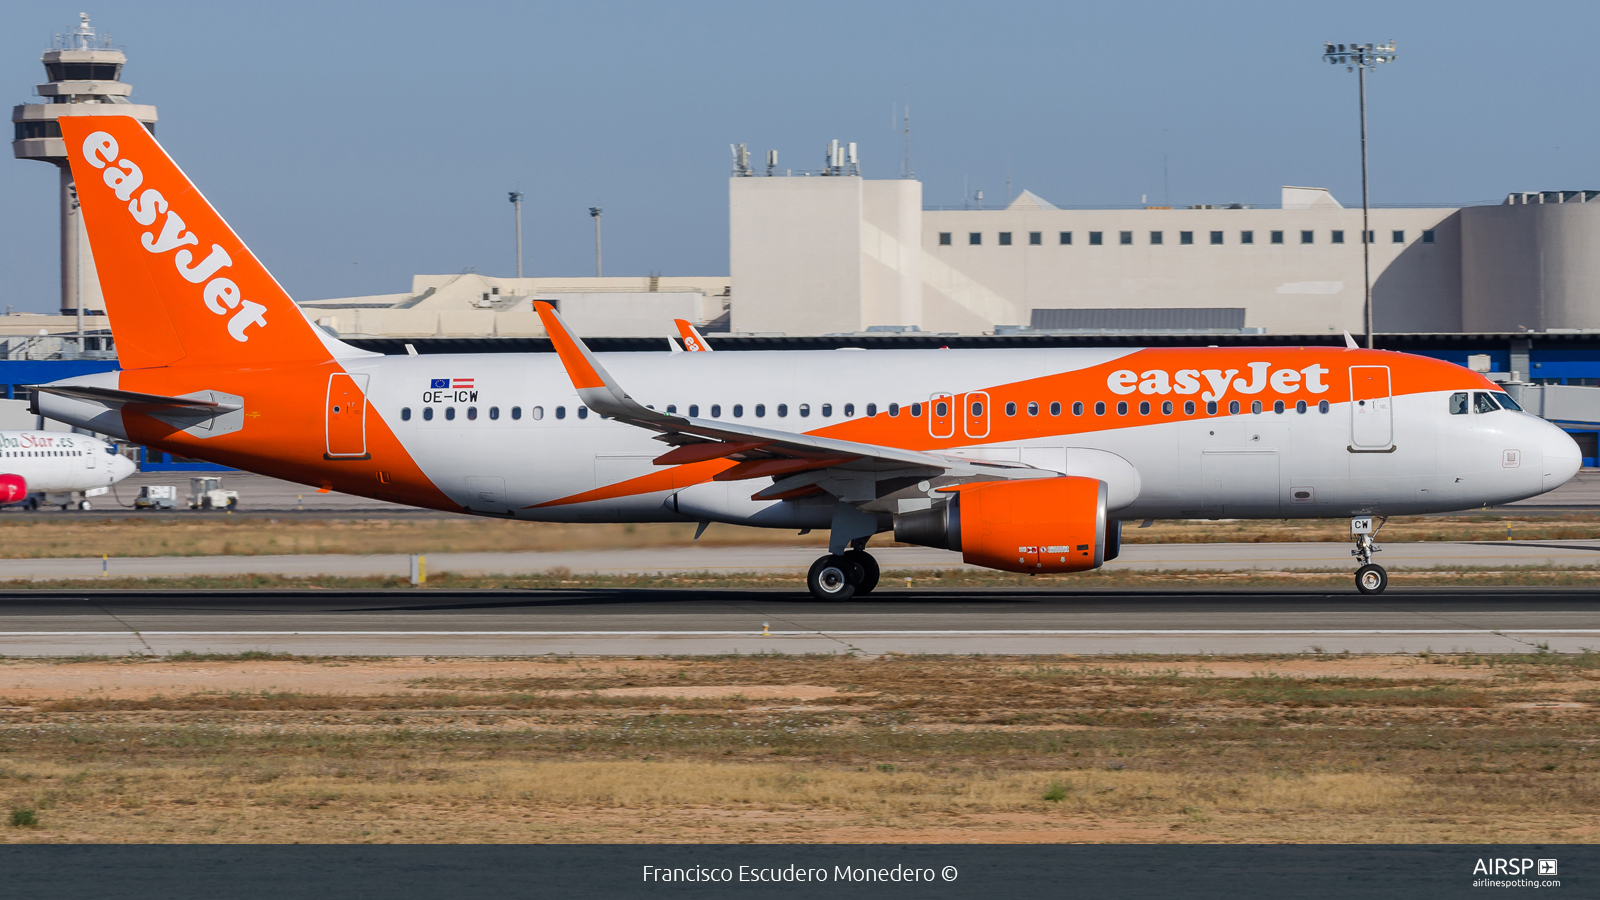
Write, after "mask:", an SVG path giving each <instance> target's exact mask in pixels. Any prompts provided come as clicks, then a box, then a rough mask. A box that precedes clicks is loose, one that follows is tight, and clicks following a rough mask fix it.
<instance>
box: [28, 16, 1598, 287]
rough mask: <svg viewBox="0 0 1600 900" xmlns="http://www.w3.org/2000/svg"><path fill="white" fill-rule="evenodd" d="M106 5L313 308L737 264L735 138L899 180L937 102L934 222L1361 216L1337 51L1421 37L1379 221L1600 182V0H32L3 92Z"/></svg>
mask: <svg viewBox="0 0 1600 900" xmlns="http://www.w3.org/2000/svg"><path fill="white" fill-rule="evenodd" d="M80 9H83V10H85V11H87V12H88V13H89V14H90V15H91V16H92V18H93V21H94V24H95V25H96V26H97V27H98V28H100V29H102V30H106V31H110V33H111V35H112V37H113V39H114V42H115V43H117V44H119V45H121V46H123V47H124V48H125V49H126V51H127V53H128V55H129V57H130V62H129V65H128V67H127V70H126V72H125V74H124V79H125V80H126V81H128V82H130V83H131V84H132V85H133V86H134V99H135V101H137V102H145V103H154V104H156V105H157V106H158V107H159V109H160V114H161V122H160V125H159V126H158V135H159V136H160V138H161V140H162V142H163V143H164V144H165V145H166V147H167V149H168V151H169V152H171V153H172V154H173V156H174V157H175V158H176V159H177V160H178V162H179V163H180V164H181V165H182V166H184V168H185V169H186V170H187V171H188V172H189V174H190V175H191V177H193V178H194V179H195V180H196V181H197V182H198V183H199V186H200V187H201V189H202V190H204V191H205V192H206V194H207V195H208V196H209V197H210V198H211V200H212V202H214V203H215V204H216V205H217V206H218V208H219V210H220V211H221V212H222V214H223V215H224V216H226V217H227V218H228V219H229V221H230V222H232V223H233V225H234V227H235V228H236V229H237V230H238V231H239V232H240V235H241V237H243V238H244V240H245V241H246V242H247V243H249V244H250V245H251V246H252V247H253V248H254V249H255V250H256V252H257V253H258V254H260V255H261V256H262V257H263V258H264V259H265V260H266V261H267V264H268V266H269V267H271V268H272V270H273V271H274V273H275V274H277V276H278V277H279V279H280V280H281V281H282V282H283V283H284V285H285V286H286V287H287V288H288V289H289V291H290V293H291V294H293V295H294V296H295V297H297V298H299V299H303V300H309V299H318V298H323V297H336V296H347V295H352V294H364V293H380V292H397V291H404V290H407V289H409V286H410V276H411V275H412V274H413V273H418V272H428V273H440V272H458V271H461V270H463V269H466V268H469V267H470V268H476V269H477V270H478V271H480V272H484V273H485V274H491V275H510V274H514V273H515V254H514V250H513V241H512V220H511V207H510V204H509V203H508V202H507V200H506V192H507V191H510V190H519V189H520V190H522V191H523V192H524V193H525V194H526V195H527V200H526V203H525V206H524V227H525V239H524V240H525V247H526V251H525V256H526V260H527V267H528V272H529V274H536V275H585V274H591V273H592V272H593V265H594V257H593V253H594V249H593V231H592V224H591V221H590V218H589V215H588V207H590V206H603V207H604V208H605V220H604V221H605V237H606V245H605V259H606V271H607V274H617V275H645V274H647V273H649V272H651V271H655V272H661V273H664V274H667V275H720V274H726V273H727V270H728V258H727V252H728V251H727V247H728V241H727V186H726V183H725V179H726V178H727V176H728V172H729V154H728V144H729V143H732V142H738V141H743V142H746V143H748V144H749V145H750V148H751V152H752V155H753V156H755V157H756V158H757V159H758V160H759V159H760V157H761V156H762V154H764V152H765V151H766V150H767V149H769V148H774V149H777V150H778V151H779V153H780V166H781V167H784V168H791V167H792V168H796V169H799V168H815V167H817V166H818V165H820V163H821V159H822V154H823V148H824V147H825V145H826V143H827V141H828V140H829V139H830V138H838V139H840V140H846V141H849V140H854V141H857V142H859V143H860V145H861V152H862V158H863V169H864V174H865V175H867V176H868V177H872V178H889V177H896V176H898V174H899V168H900V138H899V136H898V135H896V134H894V133H893V131H892V130H891V120H890V113H891V108H892V106H893V104H895V103H897V102H900V101H902V100H903V98H905V97H907V96H909V98H910V102H911V107H912V129H913V134H912V166H913V168H914V169H915V170H916V173H917V176H918V177H919V178H921V179H922V181H923V183H924V198H925V202H926V203H928V204H929V205H960V204H961V203H962V201H963V189H964V186H965V187H966V189H967V190H978V189H981V190H983V191H984V195H985V200H986V204H988V203H993V202H994V201H995V200H996V199H997V198H1003V195H1004V194H1005V193H1006V184H1007V179H1008V176H1009V179H1010V183H1011V185H1012V190H1013V192H1016V191H1020V190H1021V189H1023V188H1029V189H1031V190H1033V191H1035V192H1036V193H1038V194H1040V195H1042V196H1044V197H1045V198H1046V199H1048V200H1051V201H1053V202H1055V203H1058V204H1061V205H1133V204H1138V203H1139V202H1140V198H1141V195H1146V196H1148V201H1149V202H1150V203H1151V204H1157V203H1161V202H1163V201H1165V200H1166V199H1167V198H1168V195H1167V191H1166V188H1165V187H1164V184H1163V154H1165V155H1166V157H1167V159H1168V164H1167V169H1168V172H1169V180H1170V201H1171V203H1172V204H1173V205H1186V204H1191V203H1228V202H1245V203H1256V204H1262V205H1275V204H1276V203H1277V201H1278V187H1279V186H1280V185H1283V184H1298V185H1319V186H1326V187H1329V188H1331V189H1332V190H1333V191H1334V193H1335V195H1336V196H1338V197H1339V198H1340V199H1341V200H1342V201H1343V202H1344V203H1345V204H1346V205H1354V204H1358V203H1359V202H1360V171H1359V167H1358V163H1359V157H1358V146H1357V141H1356V85H1355V76H1354V75H1352V74H1347V73H1346V72H1345V71H1344V69H1342V68H1335V67H1333V66H1330V65H1327V64H1325V63H1323V62H1322V61H1321V60H1320V58H1319V56H1320V52H1321V44H1322V42H1323V41H1324V40H1333V41H1345V42H1352V41H1369V40H1370V41H1384V40H1389V39H1394V40H1397V41H1398V42H1399V49H1400V61H1399V62H1398V63H1396V64H1394V65H1391V66H1387V67H1385V68H1384V69H1382V70H1380V71H1379V72H1378V73H1377V74H1375V75H1374V76H1373V77H1372V78H1371V79H1370V82H1369V95H1368V99H1369V104H1368V118H1369V124H1370V128H1371V133H1372V148H1371V162H1372V196H1373V202H1374V203H1411V202H1419V203H1449V204H1458V203H1460V204H1464V203H1472V202H1494V201H1496V200H1498V199H1500V198H1502V197H1503V196H1504V195H1505V194H1506V193H1507V192H1509V191H1513V190H1555V189H1578V188H1591V189H1592V188H1596V187H1600V177H1597V174H1596V172H1595V162H1594V148H1595V147H1596V146H1600V141H1597V140H1596V138H1597V136H1600V135H1597V132H1600V122H1597V121H1596V118H1595V117H1594V116H1592V115H1590V114H1589V112H1588V110H1589V108H1590V106H1591V105H1592V102H1593V99H1594V96H1595V88H1596V81H1597V78H1600V75H1597V74H1596V70H1595V68H1594V66H1593V64H1592V62H1591V61H1590V59H1589V57H1588V54H1587V50H1586V47H1585V45H1584V44H1583V36H1584V35H1589V34H1594V33H1596V32H1597V31H1600V28H1597V26H1600V7H1597V6H1596V5H1594V4H1583V3H1562V2H1543V3H1523V4H1505V3H1493V4H1491V3H1474V2H1467V3H1462V2H1455V3H1422V2H1416V3H1405V2H1393V0H1391V2H1383V3H1368V2H1346V3H1341V4H1306V3H1248V2H1234V3H1154V2H1121V3H1104V2H1097V3H1073V2H1059V0H1058V2H984V3H950V2H921V3H889V2H879V3H874V2H857V3H835V2H821V0H817V2H809V3H803V4H800V3H782V2H766V3H751V2H746V3H695V2H681V0H680V2H674V3H663V2H656V3H642V2H606V0H591V2H584V3H566V4H558V3H495V2H471V0H457V2H452V3H448V4H440V3H433V2H429V3H421V2H394V3H388V4H381V5H380V4H358V3H337V2H326V0H324V2H317V3H310V2H302V0H277V2H273V3H270V4H266V3H257V4H249V3H236V4H214V3H213V4H200V3H161V2H140V3H129V2H121V0H115V2H106V0H102V2H99V3H95V4H93V5H87V6H86V5H72V6H67V5H62V4H61V3H58V2H53V0H52V2H35V3H29V4H20V3H12V4H8V5H7V6H6V7H5V11H4V13H3V17H4V18H3V19H0V22H3V24H4V27H3V28H0V86H3V87H4V90H5V92H6V93H7V95H8V96H9V97H10V98H11V99H12V102H14V103H20V102H27V101H29V100H30V99H33V98H31V96H30V95H31V93H32V86H33V85H34V84H35V83H37V82H39V81H42V80H43V67H42V66H40V64H39V60H38V57H39V53H40V51H42V50H43V49H45V48H46V47H47V46H48V45H49V42H50V39H51V36H52V35H53V34H55V33H56V32H63V31H66V30H68V29H69V28H70V27H71V26H72V24H73V23H74V22H75V21H76V14H77V12H78V11H79V10H80ZM55 202H56V201H55V177H54V173H53V171H52V170H51V168H50V167H48V166H46V165H44V164H42V163H37V162H25V161H18V160H13V159H9V158H6V159H4V160H3V161H0V209H3V210H4V212H5V214H4V215H3V216H0V279H3V280H0V284H3V288H4V295H5V296H4V299H3V300H0V303H4V304H7V305H13V306H15V307H17V308H18V309H36V310H49V309H54V308H55V306H56V301H57V296H58V295H57V290H58V288H57V277H58V276H57V243H56V211H55Z"/></svg>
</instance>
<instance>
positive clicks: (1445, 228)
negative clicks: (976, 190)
mask: <svg viewBox="0 0 1600 900" xmlns="http://www.w3.org/2000/svg"><path fill="white" fill-rule="evenodd" d="M729 193H730V198H729V220H730V226H731V227H730V230H731V233H732V245H731V254H730V257H731V268H732V280H733V284H734V287H735V292H736V293H735V301H734V303H733V316H732V328H733V330H734V331H735V332H756V333H768V332H783V333H788V334H820V333H828V332H841V331H845V332H849V331H861V330H865V329H868V328H873V327H880V328H881V327H886V326H889V327H892V326H901V327H904V326H916V327H918V328H920V329H921V330H923V331H935V332H957V333H962V334H977V333H984V332H992V331H994V330H995V329H996V328H1001V329H1007V328H1017V327H1030V326H1031V327H1035V328H1055V329H1084V330H1093V329H1110V330H1133V329H1142V330H1152V329H1153V330H1189V331H1193V330H1215V329H1221V330H1231V331H1238V330H1240V329H1241V328H1245V329H1251V330H1258V329H1259V330H1262V331H1265V332H1268V333H1297V334H1307V333H1328V332H1338V331H1341V330H1350V331H1354V332H1359V331H1361V330H1362V329H1363V312H1362V307H1363V292H1362V260H1361V245H1360V243H1359V241H1360V231H1361V211H1360V210H1359V209H1355V210H1351V209H1344V208H1342V207H1341V206H1340V205H1339V204H1338V202H1337V201H1335V200H1334V198H1333V197H1331V196H1330V195H1329V194H1328V192H1327V191H1325V190H1322V189H1320V188H1298V187H1285V188H1284V189H1283V203H1282V206H1281V208H1277V209H1250V208H1191V209H1161V208H1147V209H1110V210H1084V209H1060V208H1057V207H1056V206H1054V205H1052V204H1051V203H1049V202H1048V201H1046V200H1044V199H1043V198H1040V197H1038V196H1037V195H1035V194H1033V193H1031V192H1028V191H1023V192H1022V194H1020V195H1019V196H1018V197H1017V198H1016V199H1015V200H1013V201H1012V202H1011V204H1010V205H1009V206H1007V207H1006V208H1004V209H987V210H986V209H960V210H948V209H927V210H925V209H922V208H921V205H920V203H918V202H916V199H915V198H917V197H919V196H920V193H921V189H920V185H919V184H917V182H915V181H903V180H902V181H868V180H865V179H861V178H859V177H854V176H848V175H841V176H815V177H803V178H802V177H787V178H785V177H774V178H761V177H735V178H733V179H731V181H730V187H729ZM1594 211H1595V212H1597V213H1600V206H1596V207H1594ZM1459 212H1460V210H1457V209H1380V210H1375V211H1373V213H1372V217H1371V224H1372V231H1373V233H1374V243H1373V245H1372V248H1371V250H1372V272H1373V302H1374V307H1375V310H1376V316H1375V317H1376V320H1377V327H1378V329H1379V330H1381V331H1458V330H1460V329H1461V327H1462V287H1461V278H1462V263H1461V227H1460V222H1459ZM1063 311H1075V312H1063Z"/></svg>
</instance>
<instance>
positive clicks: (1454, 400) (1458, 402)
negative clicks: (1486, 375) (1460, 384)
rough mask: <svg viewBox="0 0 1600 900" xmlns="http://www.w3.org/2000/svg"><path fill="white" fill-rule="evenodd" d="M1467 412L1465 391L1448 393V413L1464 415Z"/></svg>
mask: <svg viewBox="0 0 1600 900" xmlns="http://www.w3.org/2000/svg"><path fill="white" fill-rule="evenodd" d="M1466 414H1467V392H1466V391H1457V392H1456V393H1454V394H1451V395H1450V415H1452V416H1464V415H1466Z"/></svg>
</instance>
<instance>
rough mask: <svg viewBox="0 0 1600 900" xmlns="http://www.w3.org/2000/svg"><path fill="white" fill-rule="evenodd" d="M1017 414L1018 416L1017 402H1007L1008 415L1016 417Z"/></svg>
mask: <svg viewBox="0 0 1600 900" xmlns="http://www.w3.org/2000/svg"><path fill="white" fill-rule="evenodd" d="M1016 414H1017V404H1016V403H1015V402H1012V401H1009V400H1008V401H1006V415H1008V416H1014V415H1016Z"/></svg>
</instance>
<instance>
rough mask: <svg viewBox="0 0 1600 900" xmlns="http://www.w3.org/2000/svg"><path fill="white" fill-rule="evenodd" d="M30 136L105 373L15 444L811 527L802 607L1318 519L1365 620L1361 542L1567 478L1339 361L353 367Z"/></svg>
mask: <svg viewBox="0 0 1600 900" xmlns="http://www.w3.org/2000/svg"><path fill="white" fill-rule="evenodd" d="M61 128H62V131H63V134H64V136H65V141H66V145H67V148H68V151H69V157H70V160H71V165H72V172H73V177H74V178H75V180H76V182H77V185H78V196H79V199H80V201H81V203H82V204H83V210H84V216H85V222H86V226H87V229H88V233H89V239H90V242H91V244H92V246H93V250H94V256H95V263H96V267H97V269H98V270H99V273H100V279H101V283H102V287H103V288H104V294H105V302H106V309H107V312H108V314H109V316H110V320H111V327H112V331H113V332H114V335H115V338H116V342H117V348H118V352H119V358H120V361H121V365H122V366H123V368H122V370H121V371H117V372H109V373H102V374H96V375H86V376H80V377H77V378H70V379H65V380H62V381H58V382H54V383H52V384H47V385H40V386H39V387H38V393H37V394H36V397H37V400H36V403H37V407H38V410H39V411H40V412H42V413H43V414H44V415H47V416H50V417H51V418H54V419H58V420H60V421H64V422H71V423H73V424H76V425H81V426H83V427H85V428H88V429H91V430H94V431H96V432H99V433H102V434H112V435H116V436H119V437H125V438H127V439H129V440H132V441H136V442H138V443H143V444H145V445H147V446H150V447H152V448H156V449H159V450H162V451H166V452H169V453H175V454H181V455H184V456H189V457H194V458H197V459H203V460H208V461H212V462H216V463H221V464H224V465H229V466H234V467H237V468H241V469H245V470H248V471H252V472H260V473H263V474H266V475H270V476H274V477H277V478H284V479H288V480H291V481H296V482H300V483H303V484H308V485H315V486H318V487H326V488H329V489H331V490H338V491H343V492H346V493H351V494H358V495H362V496H368V497H375V498H378V499H383V500H390V501H394V502H399V503H409V504H412V505H415V506H422V507H429V508H433V509H441V510H450V511H454V512H460V513H467V514H472V515H481V516H498V517H503V518H515V519H528V520H537V521H564V522H572V521H606V522H667V521H693V522H701V523H707V522H731V523H737V524H743V525H756V526H763V527H771V528H790V529H830V531H831V535H830V541H829V553H828V554H827V555H826V556H823V557H822V558H821V559H818V560H817V562H816V563H815V564H814V565H813V566H812V568H811V572H810V573H809V575H808V579H807V580H808V585H809V587H810V588H811V590H812V592H813V593H814V594H815V595H816V596H818V597H820V598H828V599H847V598H849V597H850V596H852V595H854V594H861V593H866V592H868V591H870V590H871V589H872V588H873V586H874V585H875V584H876V581H877V565H876V563H874V562H873V559H872V557H871V555H869V554H868V553H866V552H865V547H866V544H867V542H868V541H869V540H870V539H871V538H872V537H873V536H874V535H877V534H879V533H884V532H891V531H892V532H893V534H894V536H895V538H896V539H897V540H900V541H903V542H907V543H914V544H922V545H926V546H932V547H941V548H946V549H949V550H952V551H959V552H960V553H961V555H962V558H963V559H964V560H965V561H967V562H969V563H973V564H977V565H982V566H988V567H991V568H996V569H1003V570H1007V571H1013V572H1030V573H1033V572H1072V571H1081V570H1085V569H1092V568H1095V567H1097V566H1099V565H1101V564H1102V563H1104V562H1105V561H1106V560H1108V559H1111V558H1114V557H1115V556H1116V555H1117V552H1118V549H1119V546H1120V525H1121V521H1122V520H1125V519H1127V520H1131V519H1146V518H1150V519H1165V518H1185V519H1189V518H1270V519H1282V518H1347V519H1350V520H1351V522H1352V532H1353V535H1354V538H1355V543H1356V548H1355V551H1354V553H1355V555H1356V556H1357V558H1358V560H1359V562H1360V563H1361V564H1362V565H1361V567H1360V568H1359V569H1358V570H1357V577H1356V583H1357V587H1358V589H1359V590H1361V591H1363V592H1366V593H1376V592H1378V591H1382V590H1383V589H1384V587H1385V586H1386V585H1387V581H1388V578H1387V575H1386V573H1385V572H1384V570H1383V568H1382V567H1381V566H1378V565H1376V564H1373V563H1372V553H1373V551H1374V550H1375V549H1376V548H1375V547H1374V545H1373V533H1374V532H1375V530H1376V529H1375V528H1374V527H1373V519H1374V517H1376V518H1377V525H1378V527H1381V523H1382V520H1383V517H1386V516H1390V515H1395V514H1416V513H1430V512H1441V511H1447V510H1457V509H1465V508H1470V507H1478V506H1482V505H1484V504H1500V503H1506V502H1509V501H1512V500H1518V499H1522V498H1525V497H1532V496H1535V495H1537V494H1540V493H1543V492H1545V491H1549V490H1552V489H1554V488H1555V487H1557V486H1559V485H1560V484H1562V483H1563V482H1565V481H1567V480H1568V479H1569V478H1571V477H1572V476H1573V475H1574V474H1575V473H1576V472H1577V471H1578V467H1579V465H1580V462H1581V454H1580V452H1579V450H1578V446H1577V444H1576V443H1575V442H1574V441H1573V440H1572V439H1571V438H1570V437H1568V436H1567V435H1566V434H1565V433H1564V432H1562V431H1561V430H1560V429H1558V428H1556V427H1555V426H1554V425H1551V424H1550V423H1548V422H1546V421H1544V420H1542V419H1539V418H1537V417H1535V416H1532V415H1529V414H1527V413H1524V412H1522V411H1520V410H1519V409H1518V408H1517V405H1516V403H1514V402H1513V401H1512V399H1511V398H1510V397H1509V396H1507V395H1506V394H1505V393H1504V392H1503V391H1502V390H1501V389H1500V388H1499V387H1498V386H1497V385H1495V384H1493V383H1492V382H1490V381H1488V380H1486V379H1485V378H1483V377H1482V376H1481V375H1478V374H1475V373H1473V372H1470V371H1468V370H1466V369H1463V368H1461V367H1459V366H1455V365H1452V364H1450V363H1446V362H1441V361H1439V360H1434V359H1429V358H1426V357H1419V356H1409V355H1406V354H1402V353H1391V352H1383V351H1372V350H1362V349H1358V348H1356V347H1355V345H1354V342H1347V344H1346V346H1344V347H1301V348H1284V347H1238V348H1233V347H1227V348H1167V349H1133V348H1105V349H1004V350H880V351H864V350H829V351H811V352H726V351H719V352H711V353H706V352H688V353H684V352H679V353H668V352H665V351H662V352H659V353H616V354H604V355H596V354H592V353H590V352H589V350H588V348H587V347H585V346H584V344H583V342H582V341H581V340H579V339H578V338H577V337H576V336H574V335H573V334H572V333H571V332H570V331H569V330H568V329H567V328H566V326H565V325H564V324H563V322H562V320H561V317H560V315H559V313H558V312H557V311H556V310H555V309H554V308H552V307H551V306H550V305H549V304H543V303H541V304H538V309H539V313H540V315H541V317H542V318H543V321H544V324H545V327H546V329H547V331H548V332H549V334H550V337H551V340H552V342H553V344H554V345H555V349H556V351H557V352H556V353H554V354H477V355H427V356H392V357H391V356H383V355H381V354H377V353H371V352H367V351H363V350H358V349H356V348H354V347H351V346H349V345H346V344H343V343H341V342H339V341H338V340H336V339H334V338H332V337H330V336H328V335H327V334H326V333H324V332H323V331H322V330H321V329H318V328H316V327H315V326H313V325H312V324H311V323H310V322H309V321H308V320H307V319H306V317H305V316H304V315H303V314H302V313H301V311H300V310H299V309H298V308H297V307H296V306H295V304H294V302H293V301H292V300H291V299H290V298H289V297H288V295H287V294H286V293H285V292H284V290H283V288H282V287H281V286H279V285H278V283H277V282H276V281H275V280H273V278H272V276H271V275H270V274H269V273H268V272H267V271H266V269H265V268H264V267H263V266H262V265H261V263H260V262H259V260H257V259H256V257H255V256H254V255H253V254H252V253H251V252H250V251H249V249H247V248H246V247H245V245H244V243H243V242H242V241H240V240H239V238H238V237H237V236H236V235H235V234H234V233H233V231H232V229H230V228H229V227H228V225H227V223H226V222H224V221H223V220H222V218H221V217H220V216H219V215H218V214H217V213H216V211H215V210H214V209H212V207H211V205H210V204H209V203H208V202H207V201H206V199H205V197H203V196H202V195H201V194H200V193H199V191H197V190H196V189H195V188H194V186H193V185H192V184H191V183H190V182H189V180H188V178H187V177H186V176H185V175H184V174H183V172H182V171H181V170H180V169H179V168H178V167H177V166H176V164H174V163H173V162H172V160H171V159H170V158H169V157H168V156H167V155H166V153H165V152H164V151H163V150H162V149H161V147H160V146H159V145H158V144H157V143H156V141H155V139H154V138H153V137H152V136H151V135H150V134H149V132H147V131H146V130H145V129H144V128H143V127H141V126H140V125H139V123H138V122H136V121H135V120H133V119H131V118H123V117H114V116H94V117H63V118H62V120H61ZM686 338H687V339H686V341H685V343H686V344H703V343H704V342H703V340H699V339H698V335H688V336H686ZM691 349H694V350H700V349H701V348H700V347H699V346H694V347H692V348H691Z"/></svg>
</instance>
